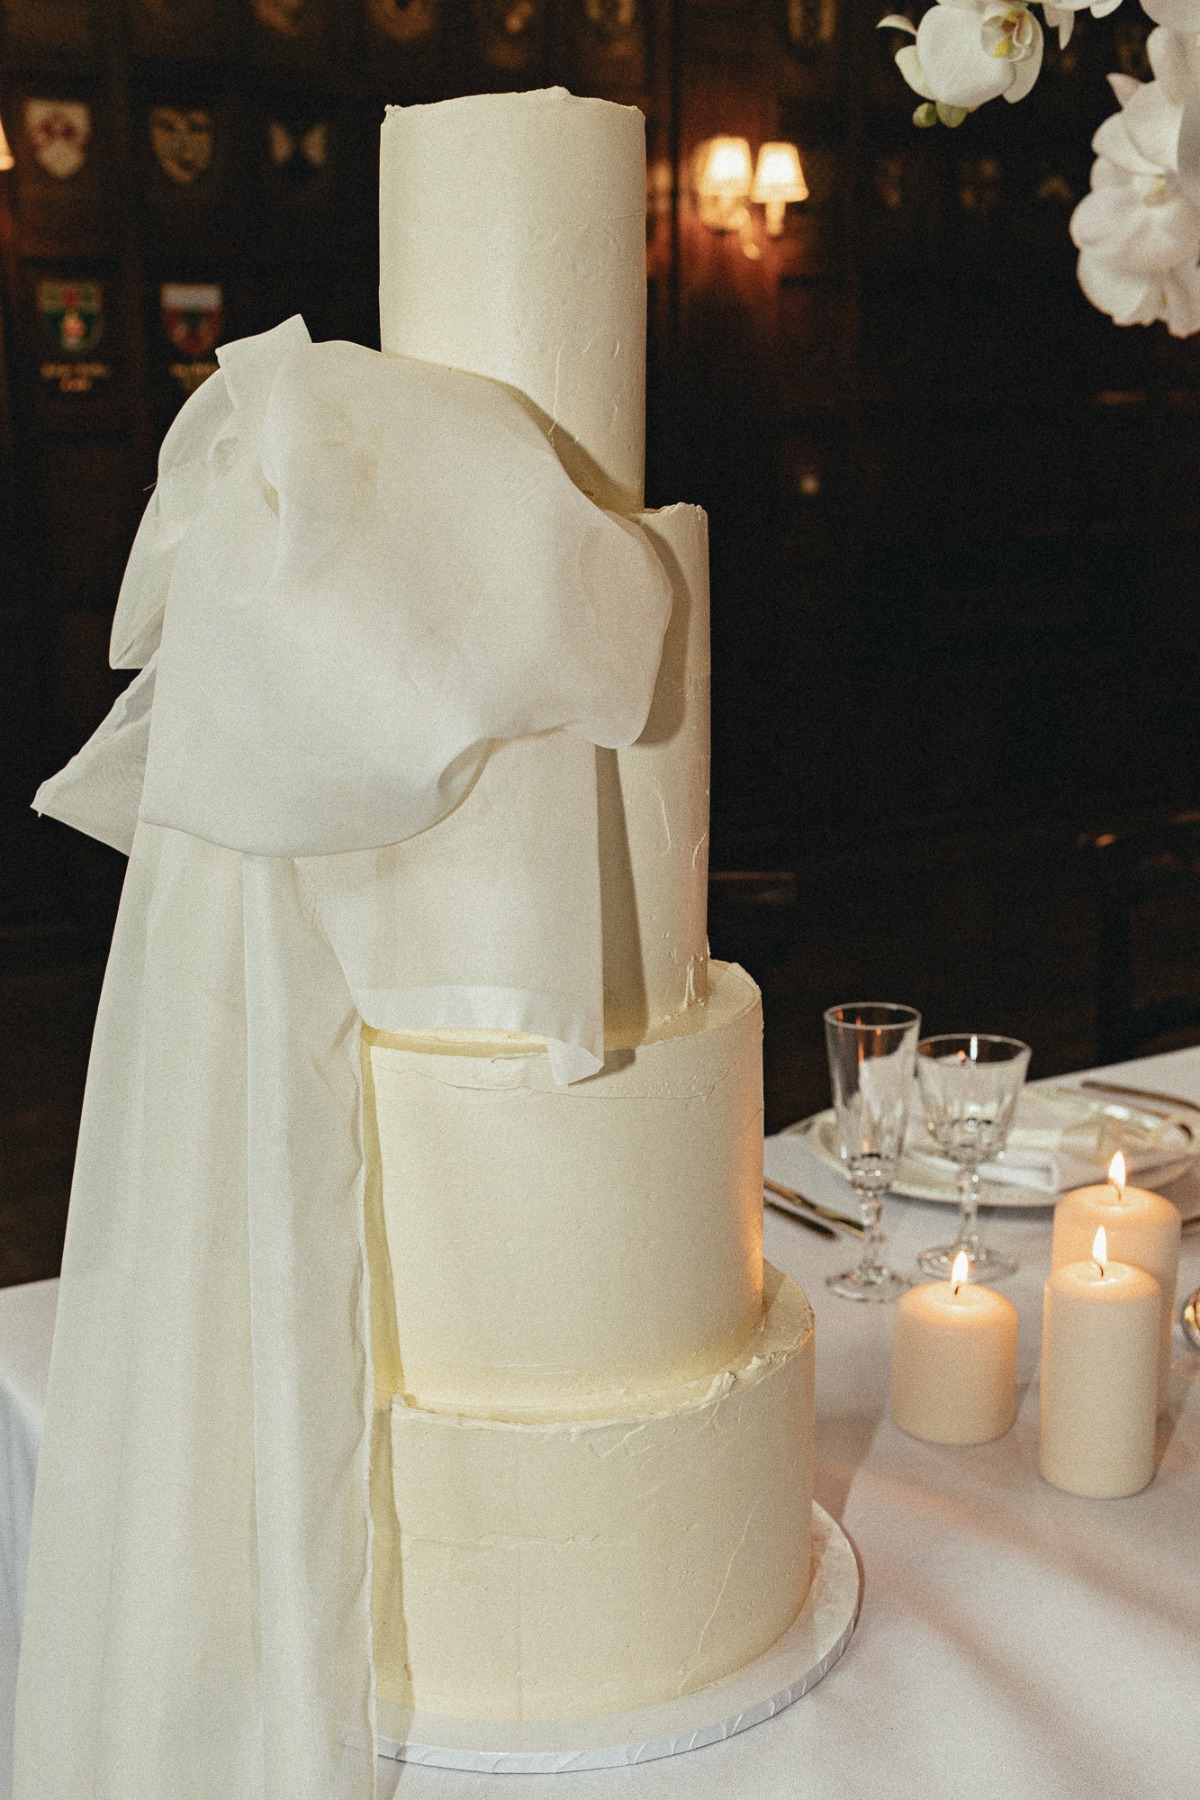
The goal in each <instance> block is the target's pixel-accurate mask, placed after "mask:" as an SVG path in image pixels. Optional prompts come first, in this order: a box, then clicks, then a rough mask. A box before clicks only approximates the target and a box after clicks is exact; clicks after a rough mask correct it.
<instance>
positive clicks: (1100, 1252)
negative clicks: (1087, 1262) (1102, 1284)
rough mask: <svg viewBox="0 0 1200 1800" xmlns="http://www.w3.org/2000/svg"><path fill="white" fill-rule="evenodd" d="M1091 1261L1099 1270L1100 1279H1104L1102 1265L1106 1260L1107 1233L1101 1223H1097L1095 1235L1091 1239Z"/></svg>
mask: <svg viewBox="0 0 1200 1800" xmlns="http://www.w3.org/2000/svg"><path fill="white" fill-rule="evenodd" d="M1092 1261H1093V1262H1094V1263H1095V1265H1096V1267H1097V1268H1098V1269H1099V1271H1100V1279H1101V1280H1102V1281H1103V1279H1104V1265H1105V1263H1106V1262H1107V1261H1108V1233H1107V1232H1106V1231H1105V1229H1104V1227H1103V1225H1097V1227H1096V1235H1095V1237H1094V1238H1093V1239H1092Z"/></svg>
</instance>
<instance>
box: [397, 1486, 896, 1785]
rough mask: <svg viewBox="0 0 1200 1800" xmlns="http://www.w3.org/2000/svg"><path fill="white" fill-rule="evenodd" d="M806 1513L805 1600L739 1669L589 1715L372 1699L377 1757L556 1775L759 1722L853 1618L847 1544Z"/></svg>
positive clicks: (819, 1511)
mask: <svg viewBox="0 0 1200 1800" xmlns="http://www.w3.org/2000/svg"><path fill="white" fill-rule="evenodd" d="M812 1518H813V1577H812V1585H811V1586H810V1588H809V1591H808V1598H807V1599H806V1600H805V1602H804V1605H803V1606H802V1607H801V1609H800V1611H799V1613H798V1614H797V1616H796V1618H795V1620H794V1622H793V1623H792V1624H791V1625H790V1626H789V1627H788V1629H787V1631H785V1632H784V1634H783V1636H782V1637H781V1638H779V1639H778V1640H777V1641H776V1642H775V1643H774V1644H772V1645H771V1647H770V1649H769V1650H765V1651H764V1652H763V1654H762V1655H761V1656H759V1657H756V1658H755V1660H754V1661H753V1662H751V1663H747V1664H746V1666H745V1668H742V1669H737V1670H735V1671H734V1673H733V1674H732V1675H726V1676H725V1677H723V1678H722V1680H720V1681H714V1682H710V1683H709V1685H708V1686H707V1687H703V1688H698V1689H697V1690H696V1692H695V1693H692V1694H685V1695H684V1696H683V1698H682V1699H679V1700H667V1701H664V1702H663V1703H661V1704H660V1705H658V1706H644V1707H640V1708H638V1709H637V1710H636V1711H634V1712H627V1713H605V1714H603V1715H600V1716H598V1717H596V1718H590V1719H586V1718H585V1719H541V1720H539V1719H531V1720H511V1721H510V1720H473V1719H450V1718H442V1717H439V1716H438V1715H436V1714H434V1713H425V1712H418V1711H413V1710H411V1709H409V1708H402V1707H397V1706H391V1705H389V1704H388V1703H387V1702H386V1701H381V1702H380V1705H379V1754H380V1755H381V1756H386V1757H391V1758H393V1759H394V1760H396V1761H398V1762H411V1763H420V1764H421V1765H422V1766H424V1767H426V1768H431V1769H469V1770H473V1771H475V1772H476V1773H485V1774H493V1775H561V1774H566V1773H567V1772H569V1771H572V1770H582V1769H616V1768H624V1767H626V1766H628V1765H630V1764H633V1763H642V1762H653V1761H654V1760H655V1759H656V1758H658V1757H662V1756H679V1755H681V1754H682V1753H683V1752H684V1751H685V1750H700V1749H702V1748H703V1747H704V1746H705V1745H706V1744H716V1743H720V1742H721V1741H722V1740H723V1739H724V1738H730V1737H735V1736H736V1735H737V1733H738V1732H739V1731H746V1730H748V1729H749V1728H750V1726H751V1725H760V1724H762V1722H763V1721H764V1720H766V1719H770V1718H773V1717H774V1716H775V1714H776V1713H779V1712H782V1711H783V1709H784V1708H785V1707H787V1706H791V1705H792V1703H793V1701H796V1700H799V1699H800V1697H801V1695H802V1694H806V1693H807V1692H808V1691H809V1689H810V1688H813V1687H815V1686H816V1685H817V1683H818V1681H820V1679H821V1677H822V1676H823V1675H826V1674H828V1672H829V1670H830V1669H831V1668H832V1667H833V1665H834V1663H835V1662H837V1660H838V1658H839V1657H840V1656H841V1654H842V1651H843V1650H844V1649H845V1648H846V1645H847V1644H848V1643H849V1642H850V1637H851V1634H852V1633H853V1631H854V1627H855V1624H856V1623H857V1620H858V1608H859V1601H860V1599H861V1597H862V1578H861V1572H860V1570H859V1565H858V1558H857V1556H856V1554H855V1551H854V1547H853V1545H852V1544H851V1542H850V1540H849V1538H848V1537H847V1536H846V1534H845V1532H844V1531H843V1530H842V1529H841V1527H840V1526H839V1525H838V1524H837V1523H836V1521H835V1520H833V1519H832V1518H830V1516H829V1514H828V1513H827V1512H826V1511H825V1510H824V1508H823V1507H820V1506H818V1505H817V1504H816V1502H815V1501H814V1503H813V1509H812Z"/></svg>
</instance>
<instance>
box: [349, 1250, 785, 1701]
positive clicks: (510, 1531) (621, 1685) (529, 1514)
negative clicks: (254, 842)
mask: <svg viewBox="0 0 1200 1800" xmlns="http://www.w3.org/2000/svg"><path fill="white" fill-rule="evenodd" d="M764 1301H765V1312H764V1317H763V1322H762V1325H761V1327H760V1328H759V1330H758V1331H757V1332H756V1334H755V1336H754V1337H753V1338H752V1339H751V1341H750V1343H749V1344H748V1345H747V1346H746V1348H745V1350H744V1351H743V1352H742V1353H741V1354H740V1355H739V1356H738V1357H737V1358H736V1359H735V1360H734V1361H732V1362H731V1363H730V1364H729V1365H728V1367H726V1368H724V1369H722V1370H721V1371H719V1372H718V1373H717V1374H716V1375H714V1376H712V1377H710V1378H708V1379H706V1380H702V1381H693V1382H689V1383H688V1384H686V1385H685V1386H682V1387H678V1388H676V1389H673V1390H672V1391H670V1392H668V1393H657V1394H643V1395H641V1396H639V1397H638V1399H637V1400H636V1401H634V1400H633V1399H632V1398H631V1401H630V1405H629V1409H628V1410H627V1411H616V1410H614V1409H613V1408H611V1407H610V1408H608V1409H607V1410H606V1411H605V1412H604V1413H603V1415H602V1416H596V1417H588V1416H587V1415H586V1413H585V1412H581V1411H580V1410H579V1409H578V1408H577V1409H576V1410H574V1411H573V1412H572V1414H571V1415H570V1416H566V1415H563V1416H552V1415H547V1414H545V1413H541V1414H537V1415H534V1414H529V1415H525V1416H520V1415H514V1416H507V1417H502V1418H496V1417H486V1418H484V1417H472V1416H469V1415H464V1414H462V1413H453V1412H433V1411H429V1410H426V1409H424V1408H421V1407H417V1406H414V1405H411V1404H410V1403H408V1402H406V1401H405V1400H403V1399H395V1400H393V1401H392V1403H391V1405H390V1408H384V1409H381V1411H380V1412H379V1413H378V1414H377V1416H376V1429H375V1445H374V1454H373V1458H372V1469H373V1474H372V1484H373V1510H374V1513H375V1564H376V1568H375V1612H376V1621H375V1660H376V1671H377V1678H378V1686H379V1693H380V1695H381V1697H382V1698H384V1699H386V1700H391V1701H394V1702H396V1703H397V1704H399V1705H402V1706H416V1707H419V1708H420V1709H421V1710H423V1711H425V1712H433V1713H440V1714H445V1715H450V1716H455V1717H461V1718H476V1719H547V1718H570V1717H578V1716H580V1715H584V1714H589V1713H607V1712H622V1711H626V1710H629V1709H631V1708H634V1707H638V1706H648V1705H653V1704H655V1703H656V1702H658V1701H663V1700H668V1699H672V1698H675V1697H677V1696H679V1695H683V1694H687V1693H690V1692H692V1691H693V1690H694V1689H695V1688H699V1687H703V1686H704V1685H705V1684H706V1683H708V1682H710V1681H716V1680H718V1679H719V1678H720V1677H721V1676H723V1675H727V1674H729V1673H730V1672H731V1671H732V1670H734V1669H737V1668H740V1667H741V1666H742V1665H743V1664H744V1663H747V1662H749V1661H751V1659H752V1658H754V1657H756V1656H758V1655H759V1654H761V1652H762V1651H764V1650H765V1649H767V1648H768V1647H769V1646H770V1645H771V1644H773V1643H774V1642H775V1640H776V1639H777V1638H778V1637H779V1636H780V1635H781V1634H782V1633H783V1632H784V1631H786V1630H787V1628H788V1626H789V1625H790V1624H791V1623H792V1620H793V1619H794V1618H795V1616H796V1614H797V1613H798V1612H799V1610H800V1608H801V1606H802V1605H803V1603H804V1599H805V1596H806V1595H807V1593H808V1587H809V1580H810V1573H811V1512H812V1412H813V1319H812V1312H811V1310H810V1308H809V1305H808V1302H807V1300H806V1299H805V1297H804V1295H803V1294H802V1293H801V1291H800V1289H799V1288H797V1287H795V1286H794V1285H793V1284H792V1283H791V1282H789V1281H788V1280H787V1279H786V1278H785V1277H784V1276H782V1275H781V1274H779V1272H778V1271H777V1270H774V1269H770V1268H768V1269H767V1271H766V1280H765V1292H764Z"/></svg>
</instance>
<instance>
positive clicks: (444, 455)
mask: <svg viewBox="0 0 1200 1800" xmlns="http://www.w3.org/2000/svg"><path fill="white" fill-rule="evenodd" d="M221 363H222V371H223V372H222V374H221V375H219V376H215V377H213V379H212V380H211V381H210V382H209V383H207V384H206V385H205V387H203V388H201V389H200V391H199V393H198V394H197V395H196V396H195V397H194V398H193V400H192V401H190V402H189V403H188V405H187V406H186V407H185V408H184V410H183V412H182V413H181V414H180V417H179V419H178V421H177V422H176V425H175V426H174V427H173V429H172V431H171V432H170V434H169V435H168V438H167V440H166V442H165V443H164V446H163V452H162V458H161V462H160V480H159V484H158V488H157V490H156V493H155V496H154V499H153V500H152V502H151V505H150V507H149V508H148V510H147V514H146V517H145V520H144V521H143V524H142V527H141V530H140V532H139V534H138V539H137V542H136V544H135V547H134V551H133V554H132V556H131V558H130V564H129V569H128V572H127V576H126V580H125V584H124V587H123V589H122V594H121V600H120V604H119V607H118V611H117V617H116V620H115V623H114V636H113V660H114V663H115V664H116V665H117V666H121V667H129V666H134V667H137V666H139V665H142V664H144V665H145V667H144V670H143V673H142V674H141V675H140V676H139V677H138V678H137V680H136V681H135V682H134V683H133V684H132V686H131V687H130V689H129V690H128V691H127V692H126V694H125V695H124V696H123V697H122V699H121V700H120V701H119V702H118V704H117V706H116V707H115V708H114V710H113V713H112V714H111V715H110V717H109V718H108V719H107V720H106V721H105V723H104V724H103V725H102V726H101V727H100V729H99V731H98V732H97V733H96V735H95V736H94V738H93V739H92V740H91V742H90V743H89V744H88V745H87V746H85V748H84V749H83V750H82V751H81V752H80V754H79V755H78V756H77V757H76V758H74V759H73V761H72V762H71V763H70V764H69V765H68V766H67V768H66V769H65V770H64V771H63V772H62V774H61V775H59V776H57V777H55V778H54V779H53V780H52V781H51V782H48V783H47V784H46V785H45V786H44V787H43V788H42V789H41V791H40V793H39V795H38V799H37V805H38V806H39V808H40V810H42V811H44V812H48V813H51V814H52V815H54V816H56V817H58V818H61V819H64V820H66V821H67V822H68V823H71V824H74V825H77V826H79V827H80V828H81V829H83V830H85V831H90V832H91V833H92V834H93V835H95V836H98V837H100V838H103V839H104V840H105V841H107V842H109V843H112V844H115V845H117V846H119V847H121V848H125V849H128V850H129V853H130V860H129V869H128V873H127V877H126V884H125V890H124V893H123V896H122V902H121V911H120V917H119V919H118V923H117V931H116V936H115V939H114V944H113V950H112V955H111V959H110V962H109V968H108V972H107V976H106V980H105V986H104V992H103V995H102V999H101V1004H100V1013H99V1018H98V1021H97V1027H96V1036H95V1041H94V1045H93V1052H92V1062H91V1066H90V1070H89V1076H88V1087H87V1094H86V1098H85V1104H84V1116H83V1125H82V1129H81V1135H80V1144H79V1152H78V1157H77V1163H76V1172H75V1183H74V1188H73V1191H72V1200H71V1213H70V1221H69V1225H68V1233H67V1245H66V1252H65V1256H64V1263H63V1279H62V1290H61V1297H60V1301H59V1310H58V1322H57V1327H56V1335H55V1343H54V1352H53V1359H52V1365H51V1375H50V1387H49V1394H48V1400H47V1410H46V1423H45V1435H44V1440H43V1447H42V1457H41V1463H40V1467H39V1475H38V1488H37V1495H36V1502H35V1513H34V1525H33V1535H32V1543H31V1550H30V1561H29V1580H28V1591H27V1601H26V1615H25V1636H24V1643H23V1649H22V1658H21V1668H20V1677H19V1688H18V1703H17V1736H16V1746H15V1786H14V1793H15V1795H16V1800H162V1797H163V1796H164V1795H166V1794H172V1795H175V1794H178V1795H181V1796H182V1795H187V1796H189V1800H284V1796H287V1800H363V1797H365V1796H367V1795H369V1794H370V1793H372V1791H373V1779H374V1741H373V1736H374V1723H373V1695H372V1668H371V1649H370V1533H369V1522H368V1461H369V1419H370V1408H371V1371H370V1357H369V1334H368V1330H367V1307H368V1298H367V1294H366V1260H365V1254H364V1244H363V1221H362V1179H363V1167H362V1147H361V1132H360V1091H359V1066H358V1033H359V1024H360V1017H361V1018H363V1019H365V1020H366V1021H367V1023H369V1024H372V1025H375V1026H379V1027H382V1028H397V1027H404V1026H412V1027H418V1028H419V1027H423V1026H426V1027H427V1026H464V1027H472V1026H478V1027H488V1028H504V1029H516V1030H526V1031H533V1032H537V1033H539V1034H540V1035H542V1036H545V1037H547V1038H549V1039H550V1040H552V1049H553V1052H554V1055H555V1059H556V1060H555V1067H556V1072H557V1074H558V1075H559V1077H560V1078H562V1079H576V1078H578V1077H579V1076H581V1075H585V1074H588V1073H590V1072H592V1071H593V1070H594V1069H595V1068H596V1067H597V1066H598V1061H599V1059H600V1057H601V1056H602V1050H603V1016H602V979H601V975H602V972H601V966H600V907H599V855H598V844H597V826H596V786H595V784H596V770H595V745H597V744H603V745H607V746H618V745H623V744H626V743H629V742H631V741H633V740H634V739H636V737H637V736H638V734H639V732H640V731H641V729H642V725H643V724H644V721H645V718H646V715H647V712H648V710H649V706H650V701H651V697H652V693H653V687H654V680H655V675H656V670H657V664H658V658H659V654H660V651H661V643H662V635H663V631H664V629H665V626H666V620H667V614H668V610H669V589H668V585H667V581H666V578H665V576H664V574H663V571H662V570H661V568H660V566H659V564H658V563H657V561H656V558H655V554H654V551H653V549H652V548H651V546H650V544H649V541H648V539H647V538H645V537H644V535H643V534H642V533H641V532H640V531H638V530H637V529H636V528H635V527H633V526H631V525H629V524H628V523H627V522H625V521H624V520H620V519H617V518H615V517H614V516H612V515H610V514H606V513H604V512H602V511H600V510H599V509H598V508H596V507H595V506H593V505H592V504H591V503H590V502H589V501H587V500H586V499H584V497H583V496H582V495H581V494H580V493H579V492H578V491H577V490H576V489H575V488H574V487H573V486H572V484H571V483H570V481H569V480H568V479H567V477H566V476H565V475H564V473H563V471H562V469H561V467H560V465H559V464H558V462H557V459H556V458H555V456H554V453H553V451H552V449H551V448H550V447H549V446H548V444H547V443H546V441H545V440H544V439H543V437H542V436H541V433H540V431H539V430H538V429H537V427H536V426H535V425H534V424H533V423H532V422H531V421H530V420H529V418H528V417H527V415H526V413H525V411H524V409H523V408H522V406H521V403H520V402H519V401H518V400H517V399H516V398H515V397H514V396H512V395H511V394H509V393H508V392H507V391H506V390H504V389H502V388H500V387H498V386H496V385H494V384H492V383H489V382H487V381H484V380H481V379H479V378H477V377H472V376H466V375H461V374H458V373H455V372H453V371H449V370H442V369H434V368H430V367H426V366H424V365H420V364H416V363H411V362H406V361H404V360H402V359H398V358H383V357H380V356H378V355H376V354H374V353H372V352H368V351H365V350H362V349H359V348H358V347H357V346H353V345H345V344H325V345H313V344H311V343H310V341H309V339H308V334H307V332H306V331H305V329H304V327H303V325H302V323H301V322H300V321H299V320H291V321H289V322H288V323H287V324H286V325H284V326H281V327H279V328H278V330H276V331H274V332H270V333H268V334H266V335H265V336H264V337H261V338H257V339H248V340H245V341H243V342H242V343H240V344H235V345H232V346H230V347H229V348H228V349H227V350H225V351H224V352H222V353H221ZM548 819H552V820H554V823H555V829H554V831H553V834H551V833H549V832H548V831H547V821H548Z"/></svg>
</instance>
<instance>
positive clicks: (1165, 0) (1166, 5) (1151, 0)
mask: <svg viewBox="0 0 1200 1800" xmlns="http://www.w3.org/2000/svg"><path fill="white" fill-rule="evenodd" d="M1142 11H1143V12H1146V13H1149V15H1150V17H1151V18H1152V19H1153V20H1154V23H1155V24H1156V25H1165V26H1167V28H1168V29H1169V30H1171V31H1177V32H1180V33H1184V34H1193V33H1195V32H1197V31H1200V0H1142Z"/></svg>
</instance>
